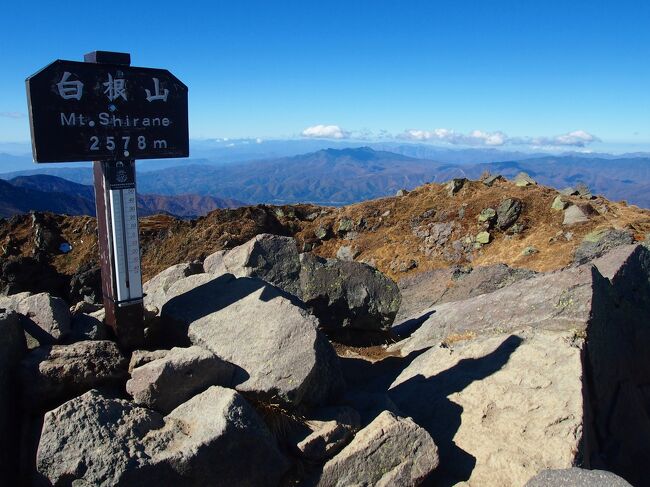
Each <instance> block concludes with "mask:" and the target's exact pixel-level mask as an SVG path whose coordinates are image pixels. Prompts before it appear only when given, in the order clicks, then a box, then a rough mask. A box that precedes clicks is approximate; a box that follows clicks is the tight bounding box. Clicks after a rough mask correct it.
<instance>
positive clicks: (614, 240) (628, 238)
mask: <svg viewBox="0 0 650 487" xmlns="http://www.w3.org/2000/svg"><path fill="white" fill-rule="evenodd" d="M632 243H634V232H632V231H631V230H617V229H614V228H604V229H600V230H596V231H594V232H591V233H589V234H587V235H586V236H585V238H584V239H583V241H582V243H581V244H580V246H579V247H578V248H577V249H576V252H575V255H574V257H573V262H574V263H575V264H585V263H586V262H589V261H590V260H593V259H597V258H598V257H602V256H603V255H604V254H606V253H607V252H609V251H610V250H612V249H613V248H615V247H618V246H620V245H629V244H632Z"/></svg>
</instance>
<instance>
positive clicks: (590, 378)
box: [0, 177, 650, 487]
mask: <svg viewBox="0 0 650 487" xmlns="http://www.w3.org/2000/svg"><path fill="white" fill-rule="evenodd" d="M433 186H434V185H431V187H424V188H420V189H419V190H416V191H414V192H412V193H407V192H402V193H401V196H399V197H396V198H394V199H390V201H388V202H387V201H380V202H368V203H365V204H362V205H358V208H356V209H355V211H357V210H358V211H359V212H362V211H363V212H368V213H367V214H368V215H370V214H371V212H372V211H375V210H374V208H375V207H377V208H381V209H383V208H388V207H387V205H390V204H393V205H394V206H392V207H391V209H385V210H384V211H383V213H380V214H379V215H380V216H379V217H378V218H381V219H382V222H384V221H386V220H389V219H391V218H393V217H395V213H393V212H394V211H395V208H398V207H399V205H401V204H405V205H406V206H409V207H410V208H411V209H410V210H409V211H410V213H409V215H410V216H409V217H408V218H403V221H402V223H397V222H393V224H391V225H389V226H383V225H384V224H383V223H382V224H381V225H379V226H377V227H376V228H375V230H374V231H372V230H371V229H372V228H373V226H375V225H377V224H378V222H379V220H377V221H374V220H366V221H365V223H363V229H362V228H361V226H362V225H361V222H360V220H359V219H358V218H357V216H358V215H355V216H354V217H353V216H352V215H351V214H348V213H346V212H351V211H352V208H346V209H342V210H333V209H325V210H323V209H318V208H316V207H306V206H303V207H296V208H294V207H285V208H278V209H274V210H273V211H272V213H269V211H268V208H256V209H242V210H236V211H241V212H242V213H241V215H240V216H241V219H240V226H239V227H236V228H235V227H231V228H229V231H230V234H231V235H233V234H234V233H237V234H238V236H237V238H236V239H235V242H236V245H235V244H232V243H231V242H229V244H228V245H222V244H223V242H222V244H219V245H217V246H216V247H218V248H213V249H211V250H213V251H212V252H209V253H208V252H207V251H205V249H207V247H206V246H205V244H204V243H201V242H198V243H194V248H195V250H196V249H197V248H199V247H202V248H203V249H204V250H201V252H198V251H197V252H198V253H197V254H193V253H192V252H195V250H192V249H187V248H186V249H184V250H183V252H184V253H180V254H179V255H180V256H181V258H179V259H177V260H176V261H174V262H167V265H166V266H165V267H161V264H155V265H153V264H151V262H153V261H155V260H156V259H158V262H165V260H164V259H168V258H169V256H167V255H166V254H165V255H159V256H158V257H153V256H152V254H150V259H151V260H150V265H153V267H150V270H149V271H148V274H147V277H148V282H147V283H146V284H145V292H146V293H147V297H146V300H145V304H146V307H147V318H146V322H145V326H146V328H145V336H146V339H145V342H144V343H143V344H142V346H141V348H140V349H138V350H122V349H120V348H119V347H118V346H117V345H116V344H115V342H114V340H113V337H112V334H111V330H109V329H107V328H106V326H105V325H104V323H103V310H102V309H101V307H100V306H98V305H96V304H94V303H93V300H94V299H93V297H96V296H95V295H94V292H95V291H94V289H93V282H94V281H93V279H94V278H93V275H94V274H93V272H94V271H93V270H92V268H90V267H88V268H87V270H84V271H83V272H80V273H69V272H68V273H66V272H63V271H64V268H65V265H70V262H68V263H67V264H65V265H63V264H62V262H63V261H64V260H65V259H68V260H72V259H76V260H77V261H78V262H80V263H82V262H85V261H84V259H85V257H84V255H86V254H85V253H86V252H88V253H89V252H90V250H91V249H92V246H93V245H94V244H93V243H92V238H93V237H92V235H93V233H92V232H93V231H94V230H92V220H90V219H85V220H84V221H85V222H86V223H84V225H88V228H87V236H86V237H83V239H84V243H83V244H82V245H88V248H87V249H86V248H85V247H82V248H84V249H85V250H84V251H83V252H79V253H78V254H75V255H56V248H57V246H56V245H57V242H58V240H57V238H63V237H65V238H66V239H68V240H69V238H68V236H67V233H66V232H69V231H71V230H70V228H71V227H70V226H69V227H67V229H66V227H65V225H72V224H73V223H74V225H76V221H72V220H70V219H66V218H65V217H54V216H47V215H45V216H43V215H41V216H39V215H34V217H33V218H32V221H31V223H30V225H31V226H30V227H29V228H28V227H27V226H24V225H23V223H22V221H21V220H20V219H15V220H13V221H11V222H5V223H4V224H3V225H5V227H4V228H7V227H6V225H9V226H11V228H13V230H12V231H13V232H14V233H13V234H12V235H14V237H12V238H13V240H12V242H13V243H12V244H11V245H13V247H11V246H9V248H10V251H9V253H10V254H11V255H10V256H6V257H5V258H4V260H3V263H2V267H3V269H4V270H3V272H4V274H3V279H5V281H4V282H5V283H6V286H5V295H3V296H0V309H2V311H1V312H0V391H2V394H0V431H1V432H2V434H1V435H0V442H1V443H2V444H1V445H0V479H1V482H0V484H2V485H5V484H6V485H36V486H46V485H56V486H59V485H61V486H68V485H74V486H77V487H78V486H86V485H107V486H108V485H120V486H130V485H134V486H135V485H138V486H141V485H156V486H158V485H174V486H185V485H187V486H198V485H201V486H203V485H214V486H234V485H245V486H270V485H281V486H291V485H305V486H350V485H368V486H370V485H373V486H415V485H440V486H448V485H468V486H510V485H512V486H523V485H528V486H531V487H532V486H538V485H545V486H546V485H549V486H551V485H558V486H559V485H576V486H580V485H585V486H586V485H594V486H600V485H602V486H605V485H608V486H609V485H640V486H642V485H649V484H650V481H648V476H647V475H646V465H647V464H648V460H650V458H649V457H650V416H649V411H650V392H649V390H648V384H650V358H648V357H649V356H648V354H647V350H648V348H649V347H650V250H649V249H648V248H647V247H646V246H645V245H644V244H642V243H639V240H640V239H641V236H642V233H643V232H644V231H646V230H647V227H646V226H645V225H647V221H645V220H644V218H646V214H645V213H644V212H643V211H642V210H638V209H633V208H632V209H631V208H629V207H626V206H625V205H622V204H618V203H617V204H614V203H609V202H606V201H604V200H602V199H600V200H599V199H592V198H591V196H589V197H586V196H584V195H583V196H581V195H569V196H566V197H564V198H565V200H566V201H561V202H560V203H558V202H557V201H556V199H557V198H558V195H557V193H553V192H552V190H548V189H547V188H541V187H537V186H536V185H534V183H531V182H530V181H528V180H527V179H526V178H523V177H522V178H521V179H518V180H517V181H515V182H507V181H502V180H500V179H498V178H492V179H490V180H487V181H485V182H468V181H463V180H456V181H452V182H451V183H450V184H449V185H447V186H440V187H437V186H436V187H433ZM497 190H498V191H500V192H501V194H500V196H499V197H498V198H496V196H495V195H497V194H498V193H492V192H493V191H497ZM463 191H465V192H467V194H466V195H465V196H472V198H469V199H465V200H463ZM504 191H506V192H507V193H508V194H505V193H504ZM414 193H415V195H414ZM527 195H528V196H527ZM530 195H532V196H530ZM505 196H507V197H505ZM493 197H494V198H495V203H497V204H493V205H492V206H490V205H488V204H485V202H486V201H487V200H483V199H481V198H488V199H489V198H493ZM408 198H412V200H411V201H408V202H407V203H404V202H405V201H406V199H408ZM426 198H434V199H436V201H443V200H444V201H445V205H447V203H448V201H458V203H459V204H460V207H461V208H465V212H464V215H463V216H462V217H461V216H456V217H454V218H453V219H451V220H450V219H445V218H446V217H445V218H442V217H441V216H440V215H441V213H442V212H443V211H446V210H444V208H443V207H442V206H439V207H435V208H433V212H431V213H429V214H428V215H423V212H421V211H420V210H421V209H422V208H421V207H418V206H417V204H416V203H418V202H421V201H424V200H425V199H426ZM560 199H561V200H562V198H560ZM547 200H548V201H547ZM463 201H465V202H466V203H467V204H464V203H462V202H463ZM364 205H365V206H364ZM427 205H428V203H427ZM586 205H590V206H591V208H592V209H594V213H592V212H591V210H588V209H587V207H586ZM406 206H405V207H406ZM425 206H426V205H425ZM542 206H544V208H542ZM555 207H557V208H555ZM572 207H576V208H578V209H579V210H580V211H581V212H582V213H581V214H582V215H583V216H582V217H581V216H580V215H577V214H575V210H572V211H571V212H569V213H568V214H567V213H566V211H565V210H566V209H568V208H572ZM604 207H607V208H608V209H607V211H604V212H600V211H599V210H598V208H601V210H602V208H604ZM488 210H492V211H488ZM280 211H281V212H282V214H280V213H279V212H280ZM291 211H293V212H294V217H290V216H288V215H289V212H291ZM386 211H388V212H389V214H388V215H386V216H381V215H383V214H384V213H386ZM427 211H429V209H427V210H426V211H424V212H425V213H426V212H427ZM247 212H248V213H247ZM308 212H309V213H308ZM298 213H300V215H302V216H301V217H300V218H298V217H297V216H296V215H297V214H298ZM303 213H305V214H304V215H303ZM416 213H417V215H420V216H419V217H418V219H417V221H416V220H413V216H414V215H415V214H416ZM614 213H615V214H616V216H615V217H614V216H613V215H614ZM346 215H348V216H346ZM391 215H393V216H392V217H391ZM436 215H437V216H436ZM535 215H537V216H535ZM567 215H568V217H567ZM221 216H223V214H221ZM210 218H213V219H217V220H218V219H219V218H220V216H219V215H212V216H209V217H207V219H208V220H209V219H210ZM292 218H293V220H295V221H294V223H293V225H294V228H293V229H292V230H291V231H289V230H288V228H289V226H287V225H288V224H287V221H290V220H292ZM328 218H330V219H332V222H330V225H329V226H327V224H326V222H327V221H329V220H327V219H328ZM368 218H374V217H370V216H369V217H368ZM534 218H538V220H537V221H538V222H539V226H540V228H541V227H543V226H544V225H546V226H547V227H548V228H546V229H545V230H540V229H539V228H538V229H537V230H534ZM567 218H569V219H574V220H575V219H577V220H583V218H584V219H585V220H584V221H577V222H576V221H574V220H570V221H566V220H567ZM547 219H548V220H549V222H550V223H549V222H547V223H543V222H544V221H546V220H547ZM555 219H559V221H558V222H555ZM470 221H471V222H472V223H471V224H470V223H469V222H470ZM251 222H257V223H251ZM276 222H278V223H277V225H276ZM168 223H169V226H168V228H167V230H165V231H166V232H167V236H161V235H158V237H156V238H153V239H151V240H146V239H145V252H150V253H153V252H154V250H153V249H157V251H160V250H161V249H162V248H166V249H167V250H166V252H171V250H170V249H171V248H173V246H175V245H180V244H181V242H180V241H176V242H175V243H173V245H172V240H173V239H172V237H170V235H171V236H173V235H180V232H181V230H182V231H186V232H192V231H195V230H196V231H198V229H199V228H200V229H201V232H202V233H203V236H204V237H205V238H208V237H206V235H207V233H206V232H208V233H210V232H214V233H210V235H212V236H216V235H219V237H218V238H220V239H222V240H223V239H224V235H225V234H226V232H227V231H226V228H227V227H228V225H227V221H226V220H222V221H221V223H217V222H214V226H215V227H216V229H212V230H209V229H210V225H209V224H208V222H207V221H206V222H195V223H192V224H187V225H190V227H188V228H185V227H184V229H177V228H175V226H174V225H181V224H180V223H175V222H171V221H169V222H168ZM403 224H404V225H405V226H404V225H403ZM449 224H451V225H449ZM182 225H186V224H185V223H183V224H182ZM191 225H193V226H191ZM471 225H474V226H473V227H472V226H471ZM516 225H521V226H522V227H521V228H518V227H516ZM555 225H559V227H560V228H561V229H562V230H563V231H562V236H557V235H556V234H557V233H558V232H557V231H555V228H554V226H555ZM0 227H2V225H0ZM513 227H514V230H516V232H514V233H513V230H512V229H513ZM76 228H78V227H76ZM404 228H408V229H410V230H409V231H410V234H409V235H412V236H413V237H414V238H415V239H419V242H420V243H419V244H418V247H417V248H418V252H420V253H421V255H422V256H425V255H427V259H428V260H426V262H425V259H424V257H422V256H419V257H418V258H417V259H418V260H417V261H416V265H415V267H414V268H413V267H412V263H411V262H410V261H409V260H406V261H405V260H404V259H403V258H402V256H401V255H400V254H398V253H397V254H395V255H394V256H393V257H392V259H391V261H390V262H391V263H390V264H389V263H388V262H389V261H388V260H387V257H386V258H385V257H384V255H385V253H386V252H387V249H389V248H390V247H387V246H386V245H388V244H387V243H386V242H387V241H388V240H389V239H391V238H394V239H395V241H394V242H396V243H395V245H396V246H397V247H394V248H393V250H395V249H397V250H399V248H401V247H400V246H404V245H406V243H408V241H409V239H410V238H411V237H410V236H409V237H408V238H407V237H404V238H403V239H402V240H401V241H399V240H398V239H397V235H398V234H399V232H400V231H401V232H402V233H403V232H404ZM261 229H263V230H265V231H260V230H261ZM19 230H20V231H21V232H22V231H23V230H24V234H21V235H22V237H20V238H19V237H18V233H20V232H19ZM146 231H149V230H148V229H147V227H146V225H145V232H146ZM158 231H159V232H162V229H160V230H158ZM176 231H178V232H179V233H178V234H174V232H176ZM470 231H471V232H473V233H475V234H476V235H475V237H476V238H474V240H473V241H469V240H464V238H465V237H464V236H463V235H468V234H469V232H470ZM57 232H58V233H57ZM323 232H324V233H323ZM353 232H356V235H354V234H353ZM393 232H395V233H393ZM482 232H484V233H485V234H487V237H486V236H485V235H480V236H479V234H481V233H482ZM539 232H541V233H539ZM271 233H275V235H272V234H271ZM546 233H552V234H553V235H552V236H551V237H549V238H547V239H546V240H543V239H542V240H539V239H538V237H539V236H540V235H546ZM568 233H571V234H572V235H571V238H570V239H568V238H567V234H568ZM308 234H311V235H313V237H309V238H306V235H308ZM57 235H58V237H57ZM83 235H86V234H83ZM319 235H320V236H319ZM418 235H420V236H418ZM533 236H535V238H537V240H534V242H535V245H534V246H533V245H532V243H533V239H532V237H533ZM193 237H194V238H196V237H197V234H194V235H193ZM21 238H22V240H21ZM79 238H81V237H79ZM174 238H175V237H174ZM233 238H234V237H233ZM380 238H383V239H384V244H382V243H380ZM550 238H555V239H556V240H554V241H550V240H549V239H550ZM88 239H90V240H88ZM522 239H523V241H522ZM486 240H487V242H486V243H481V242H483V241H486ZM405 242H406V243H405ZM454 242H460V244H455V243H454ZM524 243H525V244H527V245H526V246H525V249H528V250H527V255H522V251H521V249H519V247H521V246H522V245H523V244H524ZM342 244H344V245H342ZM75 245H76V244H75ZM29 246H32V250H31V251H29V252H31V254H30V255H26V253H29V252H28V250H27V249H28V247H29ZM165 246H168V247H165ZM355 246H356V247H355ZM529 247H531V248H532V247H534V250H531V249H529ZM75 248H78V247H75ZM335 248H336V251H334V249H335ZM11 249H13V250H11ZM34 249H36V250H34ZM397 250H396V252H397ZM452 251H454V252H458V253H456V254H453V255H452V254H451V253H449V252H452ZM73 252H74V250H73ZM405 252H408V249H407V250H406V251H405ZM71 253H72V252H71ZM515 253H516V255H517V257H516V258H514V257H513V256H514V255H515ZM163 254H164V253H163ZM202 254H203V255H202ZM334 254H337V255H338V258H333V257H334ZM539 254H546V255H542V256H540V255H539ZM88 255H89V254H88ZM405 255H407V254H405ZM459 255H460V256H461V257H458V256H459ZM370 256H372V257H370ZM445 256H446V257H445ZM499 256H505V257H506V258H504V259H503V261H498V260H497V259H498V258H499ZM508 256H510V257H508ZM183 257H185V258H183ZM370 258H374V259H375V262H374V264H375V266H376V267H373V266H371V265H368V263H364V262H361V261H364V260H365V261H368V260H370ZM29 259H31V260H29ZM444 259H449V260H446V261H445V262H446V265H442V263H443V262H442V261H443V260H444ZM413 260H415V259H413ZM184 261H185V262H184ZM179 262H181V263H179ZM371 263H373V262H371ZM525 263H528V264H531V265H529V266H525V265H523V264H525ZM393 264H395V265H394V269H393V271H390V266H391V265H393ZM402 264H404V266H402ZM439 264H440V265H439ZM483 264H484V265H483ZM12 266H13V267H12ZM21 266H23V267H21ZM39 266H40V267H39ZM7 268H9V271H11V272H7V270H6V269H7ZM153 268H155V269H156V272H152V271H151V269H153ZM11 269H13V271H12V270H11ZM17 269H18V270H17ZM21 269H22V270H21ZM85 269H86V268H85ZM382 271H385V272H382ZM12 272H13V274H12ZM29 272H33V273H36V274H29ZM84 273H87V274H86V277H83V274H84ZM387 274H388V275H387ZM35 275H39V276H41V279H40V282H38V286H40V287H39V288H36V287H35V284H33V283H32V284H30V283H31V281H30V280H29V279H34V278H35V277H34V276H35ZM12 276H13V277H12ZM26 276H27V277H29V279H27V277H26ZM70 276H72V277H73V280H74V282H75V286H76V287H74V289H75V291H74V292H72V289H73V286H71V280H70ZM391 277H401V279H399V280H398V282H397V283H396V282H395V281H394V280H393V279H391ZM26 283H27V284H30V286H32V288H31V289H25V284H26ZM28 287H29V286H28Z"/></svg>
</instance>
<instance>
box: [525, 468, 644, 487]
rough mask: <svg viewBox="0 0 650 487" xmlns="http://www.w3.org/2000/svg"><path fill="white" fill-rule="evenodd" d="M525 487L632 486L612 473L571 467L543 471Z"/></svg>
mask: <svg viewBox="0 0 650 487" xmlns="http://www.w3.org/2000/svg"><path fill="white" fill-rule="evenodd" d="M526 487H632V484H630V483H628V482H627V481H626V480H625V479H623V478H621V477H619V476H618V475H616V474H613V473H612V472H606V471H604V470H585V469H583V468H577V467H573V468H564V469H558V470H544V471H543V472H540V473H539V474H538V475H536V476H535V477H534V478H532V479H530V480H529V481H528V482H527V483H526Z"/></svg>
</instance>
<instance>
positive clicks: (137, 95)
mask: <svg viewBox="0 0 650 487" xmlns="http://www.w3.org/2000/svg"><path fill="white" fill-rule="evenodd" d="M130 61H131V57H130V55H129V54H124V53H113V52H105V51H96V52H92V53H90V54H87V55H86V56H85V63H80V62H74V61H55V62H54V63H52V64H50V65H48V66H47V67H45V68H44V69H42V70H41V71H39V72H38V73H36V74H35V75H34V76H31V77H30V78H28V79H27V82H26V83H27V98H28V105H29V117H30V127H31V132H32V150H33V154H34V160H35V161H36V162H39V163H42V162H71V161H90V160H93V161H95V162H94V169H93V172H94V181H95V200H96V208H97V227H98V231H99V251H100V264H101V271H102V290H103V295H104V307H105V310H106V323H107V324H108V325H110V326H111V327H112V328H113V330H114V331H115V334H116V336H117V338H118V341H119V342H120V344H122V345H123V346H124V347H126V348H131V349H132V348H136V347H137V346H139V345H140V344H141V343H142V341H143V339H144V323H143V305H142V298H143V294H142V275H141V271H140V242H139V237H138V213H137V197H136V175H135V159H152V158H168V157H187V156H188V155H189V137H188V120H187V118H188V117H187V87H186V86H185V85H184V84H183V83H181V82H180V81H179V80H178V79H177V78H175V77H174V76H173V75H172V74H171V73H169V71H166V70H160V69H151V68H136V67H131V66H130Z"/></svg>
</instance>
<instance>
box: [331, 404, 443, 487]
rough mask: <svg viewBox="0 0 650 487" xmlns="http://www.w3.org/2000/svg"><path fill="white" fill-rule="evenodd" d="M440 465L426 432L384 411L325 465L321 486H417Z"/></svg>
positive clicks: (433, 444)
mask: <svg viewBox="0 0 650 487" xmlns="http://www.w3.org/2000/svg"><path fill="white" fill-rule="evenodd" d="M438 463H439V459H438V449H437V447H436V445H435V443H434V442H433V440H432V439H431V436H429V434H428V433H427V432H426V430H424V429H423V428H421V427H419V426H418V425H417V424H416V423H414V422H413V420H412V419H410V418H400V417H398V416H395V415H394V414H392V413H390V412H388V411H384V412H383V413H381V414H380V415H379V416H377V418H376V419H375V420H374V421H373V422H372V423H370V424H369V425H368V426H366V427H365V428H364V429H362V430H361V431H359V432H358V433H357V434H356V436H355V437H354V440H352V442H351V443H350V444H349V445H348V446H346V447H345V448H344V449H343V450H342V451H341V452H340V453H339V454H338V455H336V456H335V457H334V458H333V459H331V460H330V461H329V462H327V463H326V464H325V466H324V467H323V473H322V475H321V478H320V481H319V482H318V487H342V486H347V485H376V486H386V487H388V486H416V485H420V483H421V482H422V481H423V480H425V479H426V478H427V477H428V476H429V475H430V474H431V473H432V472H433V471H434V470H435V469H436V467H437V466H438Z"/></svg>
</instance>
